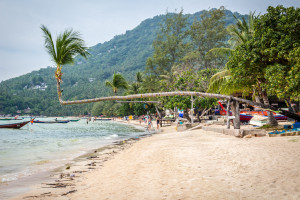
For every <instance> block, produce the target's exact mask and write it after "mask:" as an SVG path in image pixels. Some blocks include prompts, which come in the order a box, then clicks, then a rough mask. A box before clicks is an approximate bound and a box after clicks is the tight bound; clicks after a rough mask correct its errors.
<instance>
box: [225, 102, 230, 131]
mask: <svg viewBox="0 0 300 200" xmlns="http://www.w3.org/2000/svg"><path fill="white" fill-rule="evenodd" d="M230 103H231V102H230V100H228V101H227V108H226V118H227V127H226V128H227V129H230V120H229V119H228V118H229V112H230Z"/></svg>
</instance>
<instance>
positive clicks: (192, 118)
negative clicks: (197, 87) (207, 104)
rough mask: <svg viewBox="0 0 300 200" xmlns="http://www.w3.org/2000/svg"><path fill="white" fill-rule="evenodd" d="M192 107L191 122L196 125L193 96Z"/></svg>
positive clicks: (192, 99)
mask: <svg viewBox="0 0 300 200" xmlns="http://www.w3.org/2000/svg"><path fill="white" fill-rule="evenodd" d="M191 101H192V106H191V115H192V116H191V122H192V124H193V123H194V98H193V95H192V96H191Z"/></svg>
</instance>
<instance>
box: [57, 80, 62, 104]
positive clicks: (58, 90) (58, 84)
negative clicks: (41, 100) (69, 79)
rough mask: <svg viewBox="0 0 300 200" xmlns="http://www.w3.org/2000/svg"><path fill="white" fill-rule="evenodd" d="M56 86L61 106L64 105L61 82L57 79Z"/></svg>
mask: <svg viewBox="0 0 300 200" xmlns="http://www.w3.org/2000/svg"><path fill="white" fill-rule="evenodd" d="M56 86H57V95H58V100H59V102H60V103H61V104H63V100H62V95H61V88H60V81H59V80H58V79H56Z"/></svg>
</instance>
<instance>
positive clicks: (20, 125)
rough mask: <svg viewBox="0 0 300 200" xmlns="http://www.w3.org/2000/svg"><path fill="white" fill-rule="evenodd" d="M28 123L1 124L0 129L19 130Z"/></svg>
mask: <svg viewBox="0 0 300 200" xmlns="http://www.w3.org/2000/svg"><path fill="white" fill-rule="evenodd" d="M29 122H30V121H24V122H18V123H9V124H1V125H0V128H21V127H23V126H25V125H26V124H28V123H29Z"/></svg>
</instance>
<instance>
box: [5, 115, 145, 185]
mask: <svg viewBox="0 0 300 200" xmlns="http://www.w3.org/2000/svg"><path fill="white" fill-rule="evenodd" d="M48 120H49V119H48ZM3 123H7V122H1V124H3ZM142 134H145V131H144V130H142V129H138V128H136V127H133V126H128V125H126V124H121V123H117V122H112V121H95V122H89V124H87V123H86V120H84V119H82V120H80V121H78V122H69V123H67V124H37V123H34V124H33V125H32V124H28V125H26V126H24V127H22V128H21V129H0V182H9V181H14V180H17V179H19V178H21V177H26V176H29V175H32V174H34V173H36V172H38V171H41V170H49V169H51V168H54V167H57V166H59V165H62V164H63V163H66V162H68V161H70V160H72V159H74V158H75V157H77V156H79V155H82V154H84V153H86V152H88V151H90V150H92V149H96V148H99V147H101V146H105V145H108V144H111V143H112V142H114V141H118V140H123V139H127V138H131V137H138V136H139V135H142Z"/></svg>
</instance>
